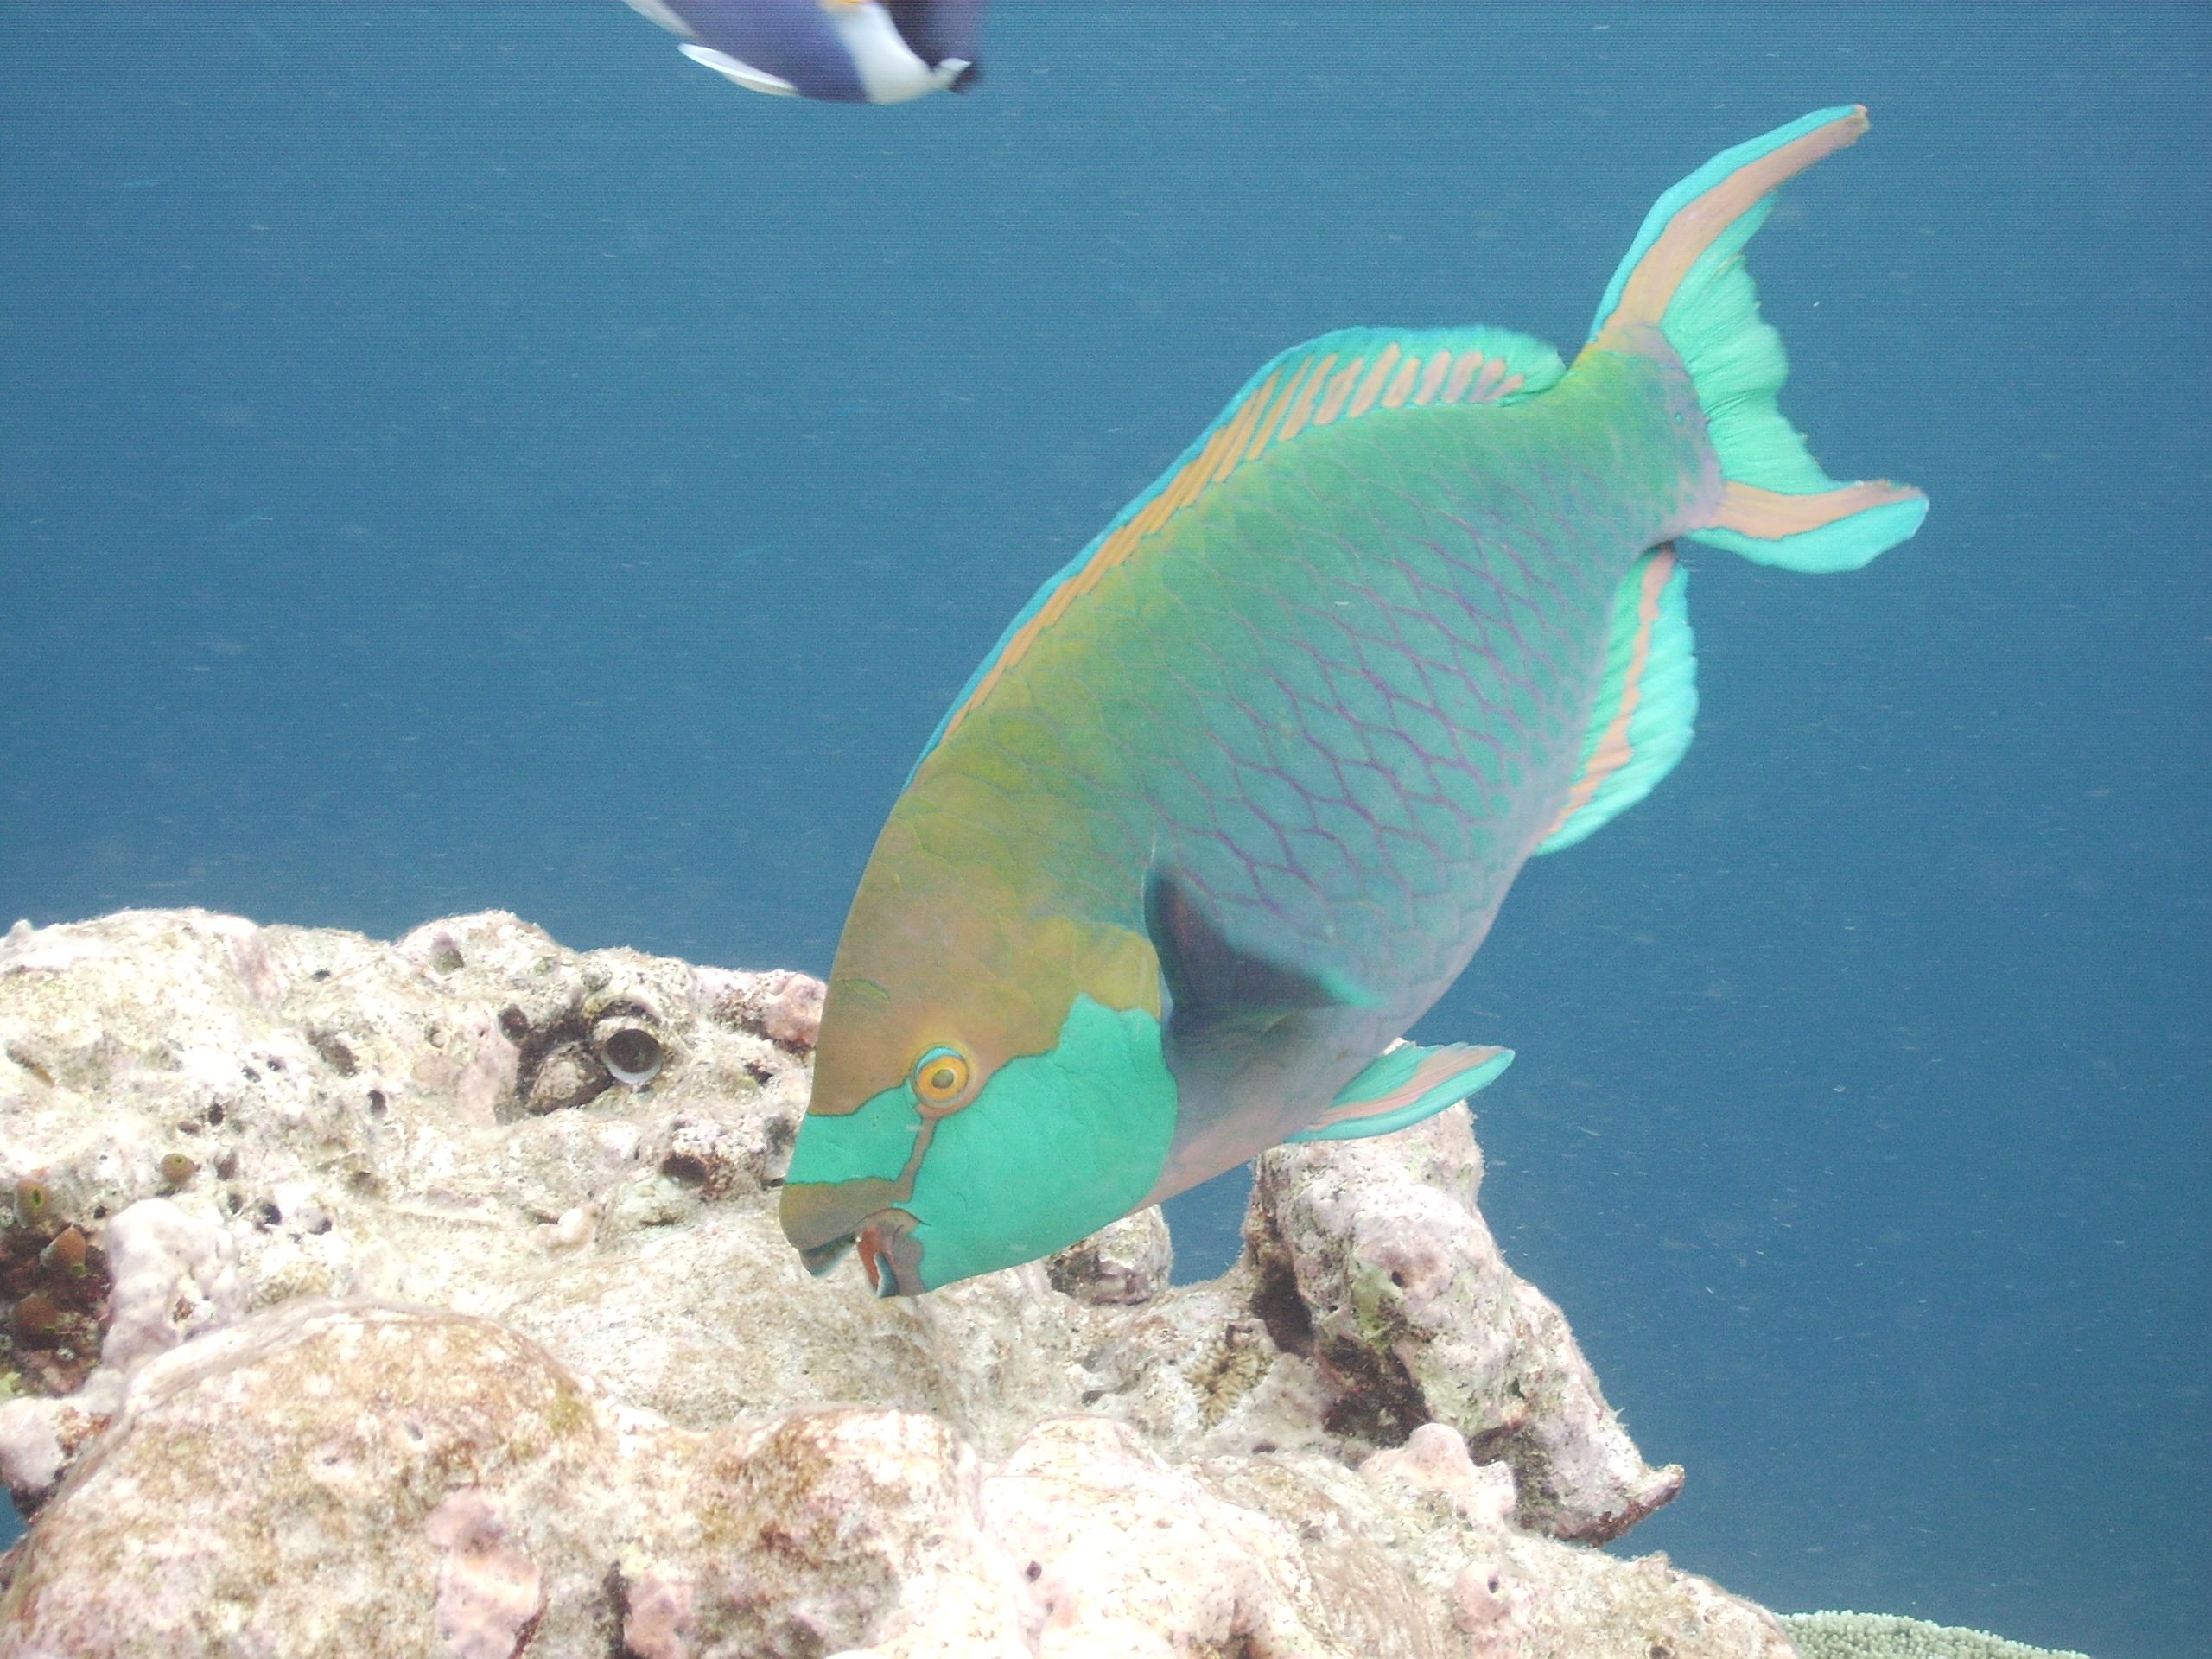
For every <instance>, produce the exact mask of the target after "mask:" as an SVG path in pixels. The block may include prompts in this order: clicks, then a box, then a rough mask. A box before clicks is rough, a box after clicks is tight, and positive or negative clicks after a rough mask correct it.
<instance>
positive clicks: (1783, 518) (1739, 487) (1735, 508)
mask: <svg viewBox="0 0 2212 1659" xmlns="http://www.w3.org/2000/svg"><path fill="white" fill-rule="evenodd" d="M1918 499H1920V492H1919V491H1918V490H1915V489H1910V488H1908V487H1907V486H1904V485H1902V484H1892V483H1891V482H1890V481H1889V480H1887V479H1880V478H1878V479H1874V480H1870V481H1868V482H1866V483H1864V484H1846V485H1845V486H1843V487H1842V488H1840V489H1835V490H1821V491H1819V492H1817V493H1814V494H1810V495H1785V494H1783V493H1782V492H1781V491H1779V490H1763V489H1761V488H1760V487H1759V486H1758V485H1756V484H1738V483H1737V482H1736V481H1735V480H1729V481H1728V483H1727V485H1726V486H1725V487H1724V488H1723V489H1722V491H1721V493H1720V514H1719V517H1718V518H1715V519H1714V520H1713V528H1714V529H1716V530H1732V531H1735V532H1736V533H1737V534H1738V535H1739V536H1756V537H1758V538H1759V539H1760V540H1761V541H1768V542H1778V541H1780V540H1781V539H1782V538H1783V537H1785V536H1800V535H1802V534H1803V533H1804V532H1805V531H1808V530H1818V529H1819V528H1820V527H1821V525H1823V524H1834V523H1835V521H1836V520H1837V519H1839V518H1850V517H1851V515H1852V514H1853V513H1854V512H1866V509H1867V508H1869V507H1880V506H1887V505H1889V504H1890V503H1891V502H1893V501H1916V500H1918Z"/></svg>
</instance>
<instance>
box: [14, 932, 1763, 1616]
mask: <svg viewBox="0 0 2212 1659" xmlns="http://www.w3.org/2000/svg"><path fill="white" fill-rule="evenodd" d="M819 1008H820V987H819V985H818V984H817V982H813V981H810V980H808V979H806V978H804V976H798V975H792V974H786V973H772V974H741V973H733V972H725V971H721V970H717V969H701V968H693V967H691V966H689V965H687V964H685V963H678V962H673V961H669V960H666V959H660V958H653V957H644V956H639V955H638V954H636V953H633V952H630V951H623V950H605V951H597V952H591V953H577V952H573V951H569V950H563V949H562V948H561V947H560V946H558V945H556V944H554V942H553V941H552V940H551V939H550V938H547V937H546V935H544V934H543V932H541V931H538V930H537V929H535V928H532V927H530V926H528V925H525V924H524V923H521V922H519V921H518V920H516V919H515V918H512V917H509V916H505V915H501V914H496V913H494V914H486V915H480V916H470V917H461V918H453V919H450V920H448V921H443V922H439V923H434V924H431V925H427V926H425V927H423V928H420V929H417V930H416V931H414V932H413V933H410V934H409V935H408V936H407V937H406V938H403V939H401V940H400V941H398V942H397V944H378V943H375V942H372V941H371V940H368V939H365V938H360V937H359V936H356V935H352V934H346V933H341V932H336V931H308V930H302V929H293V928H284V927H270V928H258V927H256V926H254V925H252V924H251V923H249V922H245V921H243V920H240V919H238V918H232V917H223V916H215V915H210V914H207V913H205V912H124V913H122V914H119V915H116V916H112V917H108V918H103V919H101V920H99V921H95V922H90V923H86V924H82V925H73V926H67V927H54V928H47V929H43V930H36V929H29V928H26V927H22V926H18V927H17V928H16V930H15V931H12V932H10V934H9V935H8V936H7V937H6V938H5V939H4V940H0V1181H4V1182H5V1184H6V1186H5V1188H4V1189H0V1190H4V1191H5V1192H10V1193H11V1194H12V1198H13V1204H12V1210H13V1215H12V1217H8V1219H9V1220H10V1222H11V1223H12V1224H11V1225H10V1226H8V1227H7V1229H6V1230H5V1232H4V1235H3V1236H0V1294H4V1295H5V1297H6V1298H7V1299H8V1300H7V1302H6V1304H5V1306H0V1315H4V1317H5V1319H6V1323H7V1332H6V1334H7V1339H8V1341H9V1343H10V1348H9V1350H8V1351H6V1352H4V1353H0V1383H6V1384H7V1385H9V1387H12V1389H14V1390H15V1391H16V1393H17V1394H18V1395H19V1396H20V1397H17V1398H15V1399H13V1400H8V1401H6V1402H5V1403H0V1474H4V1476H5V1478H6V1479H7V1481H8V1483H9V1484H10V1488H11V1489H12V1490H13V1491H14V1492H15V1493H16V1497H17V1500H18V1502H19V1503H22V1505H24V1507H25V1508H26V1509H27V1510H32V1511H35V1526H34V1528H33V1530H32V1532H31V1534H30V1535H29V1538H28V1539H27V1540H26V1541H24V1542H23V1543H22V1545H20V1546H19V1547H18V1548H16V1551H14V1552H13V1553H12V1554H11V1555H10V1556H9V1557H7V1558H5V1560H0V1580H4V1585H5V1587H4V1591H0V1655H7V1656H31V1655H57V1656H59V1655H69V1656H80V1655H81V1656H96V1655H107V1654H115V1655H122V1654H137V1653H145V1654H155V1653H159V1654H162V1655H163V1656H164V1659H171V1656H178V1655H191V1654H202V1653H205V1654H213V1653H250V1654H261V1653H267V1654H272V1655H273V1654H283V1655H287V1656H294V1655H297V1656H308V1655H318V1654H326V1653H327V1654H340V1653H343V1654H348V1655H361V1656H383V1655H394V1656H397V1655H423V1656H429V1655H446V1656H472V1659H473V1656H480V1655H483V1656H501V1659H505V1656H514V1655H520V1654H524V1653H528V1654H532V1655H537V1656H559V1655H568V1654H578V1655H594V1656H597V1655H605V1654H618V1655H619V1654H629V1655H633V1656H637V1659H703V1656H709V1655H733V1656H734V1655H778V1656H780V1655H790V1656H795V1659H822V1656H826V1655H830V1654H835V1653H839V1652H865V1653H867V1654H869V1655H874V1656H880V1659H905V1656H915V1659H918V1656H924V1655H938V1654H944V1655H969V1654H973V1655H977V1656H995V1655H1001V1654H1003V1655H1007V1656H1015V1655H1051V1656H1078V1655H1098V1656H1112V1659H1139V1656H1145V1655H1151V1654H1159V1655H1163V1656H1164V1655H1168V1654H1177V1655H1185V1654H1192V1655H1197V1654H1205V1655H1243V1656H1249V1659H1272V1656H1277V1655H1283V1656H1287V1655H1293V1654H1296V1655H1338V1654H1342V1655H1353V1654H1357V1655H1360V1656H1363V1659H1374V1656H1391V1655H1398V1654H1405V1655H1419V1656H1426V1655H1439V1656H1442V1655H1450V1656H1455V1659H1456V1656H1471V1659H1472V1656H1493V1655H1494V1656H1499V1659H1504V1656H1509V1655H1510V1656H1523V1655H1526V1656H1545V1655H1560V1656H1568V1655H1572V1656H1578V1659H1611V1656H1617V1655H1618V1656H1621V1659H1650V1656H1651V1655H1652V1654H1654V1653H1656V1652H1665V1653H1668V1654H1669V1655H1671V1656H1673V1659H1702V1656H1723V1655H1726V1656H1737V1655H1743V1656H1751V1655H1762V1656H1773V1659H1783V1656H1787V1655H1789V1653H1790V1651H1791V1649H1790V1646H1789V1641H1788V1639H1787V1637H1785V1636H1784V1635H1783V1631H1782V1629H1781V1627H1780V1626H1779V1625H1778V1624H1777V1623H1776V1622H1775V1621H1774V1620H1773V1618H1770V1616H1769V1615H1767V1614H1766V1613H1764V1611H1761V1610H1759V1609H1758V1608H1755V1607H1752V1606H1751V1605H1748V1604H1746V1603H1744V1602H1742V1601H1740V1600H1738V1599H1734V1598H1732V1597H1729V1596H1727V1595H1726V1594H1725V1593H1724V1592H1720V1591H1719V1590H1718V1589H1717V1588H1715V1587H1714V1586H1711V1585H1710V1584H1707V1583H1706V1582H1705V1581H1703V1580H1699V1579H1696V1578H1694V1577H1692V1576H1690V1575H1688V1574H1685V1573H1680V1572H1677V1571H1675V1569H1673V1568H1671V1567H1669V1566H1668V1565H1667V1564H1666V1563H1665V1562H1664V1560H1662V1559H1661V1558H1658V1557H1648V1558H1645V1559H1643V1560H1635V1561H1630V1560H1620V1559H1617V1558H1615V1557H1612V1556H1609V1555H1605V1554H1599V1553H1597V1552H1594V1551H1592V1550H1590V1549H1588V1548H1584V1547H1582V1545H1581V1544H1580V1542H1578V1541H1587V1540H1594V1539H1599V1538H1605V1537H1610V1536H1612V1535H1615V1534H1617V1533H1618V1532H1620V1531H1621V1530H1623V1529H1625V1528H1626V1527H1628V1526H1630V1525H1631V1524H1633V1522H1635V1521H1636V1520H1637V1519H1638V1518H1639V1517H1640V1516H1643V1514H1645V1513H1648V1512H1649V1510H1650V1509H1651V1508H1652V1507H1654V1506H1655V1505H1656V1504H1657V1503H1663V1502H1664V1501H1666V1499H1667V1498H1668V1497H1670V1496H1672V1494H1673V1492H1674V1491H1675V1489H1676V1488H1677V1486H1678V1485H1679V1483H1680V1480H1681V1474H1680V1471H1677V1470H1672V1469H1664V1470H1654V1469H1652V1468H1650V1467H1649V1466H1647V1465H1645V1464H1644V1463H1643V1459H1641V1458H1640V1457H1639V1456H1638V1455H1637V1452H1636V1450H1635V1448H1634V1446H1632V1445H1631V1444H1630V1441H1629V1440H1628V1439H1627V1437H1626V1435H1625V1433H1624V1432H1623V1431H1622V1430H1621V1428H1620V1426H1619V1424H1618V1421H1616V1420H1615V1418H1614V1417H1613V1415H1612V1414H1611V1411H1610V1410H1609V1409H1608V1408H1606V1406H1605V1402H1604V1400H1603V1398H1602V1396H1601V1395H1600V1394H1599V1389H1598V1385H1597V1383H1596V1380H1595V1378H1594V1377H1593V1376H1592V1375H1591V1373H1590V1370H1589V1368H1588V1366H1587V1365H1586V1363H1584V1361H1583V1359H1582V1357H1581V1355H1580V1352H1579V1351H1577V1350H1576V1348H1575V1345H1574V1343H1573V1338H1572V1336H1571V1335H1570V1334H1569V1333H1568V1332H1567V1326H1566V1323H1565V1321H1564V1319H1562V1318H1561V1317H1560V1313H1559V1312H1558V1310H1557V1309H1556V1308H1554V1307H1553V1306H1551V1304H1549V1303H1548V1301H1546V1300H1544V1299H1543V1298H1542V1296H1541V1294H1538V1293H1537V1292H1536V1291H1535V1290H1534V1289H1533V1288H1532V1287H1529V1286H1528V1285H1526V1284H1524V1283H1522V1282H1521V1281H1519V1280H1517V1279H1516V1278H1515V1277H1514V1276H1513V1275H1512V1274H1511V1273H1510V1270H1509V1269H1508V1268H1506V1266H1505V1264H1504V1262H1503V1260H1502V1259H1501V1258H1500V1256H1499V1255H1498V1252H1497V1248H1496V1246H1495V1244H1494V1243H1493V1242H1492V1241H1491V1238H1490V1236H1489V1234H1488V1232H1487V1230H1485V1229H1484V1226H1483V1224H1482V1221H1481V1218H1480V1216H1479V1215H1478V1212H1477V1211H1476V1209H1475V1204H1474V1201H1475V1195H1476V1188H1477V1185H1478V1182H1479V1179H1480V1174H1481V1163H1480V1155H1479V1154H1478V1151H1477V1150H1476V1147H1475V1145H1474V1141H1473V1139H1472V1136H1471V1131H1470V1128H1469V1122H1468V1118H1467V1116H1466V1114H1465V1111H1464V1110H1455V1111H1453V1112H1451V1113H1447V1114H1444V1115H1441V1116H1439V1117H1437V1118H1435V1119H1433V1120H1431V1121H1430V1122H1428V1123H1427V1124H1424V1125H1421V1126H1420V1127H1419V1128H1416V1129H1414V1130H1411V1131H1408V1132H1405V1133H1403V1134H1401V1135H1393V1136H1389V1137H1386V1138H1384V1139H1382V1140H1378V1141H1362V1142H1349V1143H1334V1144H1331V1145H1325V1146H1316V1147H1300V1148H1287V1149H1283V1150H1281V1151H1278V1152H1276V1153H1274V1154H1269V1155H1268V1158H1266V1159H1265V1160H1262V1170H1261V1177H1260V1179H1259V1181H1258V1182H1257V1184H1256V1187H1255V1195H1254V1201H1253V1208H1252V1211H1251V1213H1250V1215H1249V1217H1248V1219H1247V1224H1246V1239H1247V1249H1246V1252H1245V1256H1244V1259H1243V1261H1242V1262H1239V1263H1238V1264H1237V1265H1236V1267H1235V1268H1232V1269H1231V1270H1230V1273H1228V1274H1225V1275H1224V1277H1222V1278H1220V1279H1218V1280H1215V1281H1211V1282H1208V1283H1205V1284H1199V1285H1191V1286H1184V1287H1173V1288H1170V1287H1168V1285H1167V1276H1168V1274H1167V1269H1168V1265H1169V1253H1168V1248H1167V1239H1166V1229H1165V1226H1164V1224H1162V1223H1161V1221H1160V1217H1159V1216H1158V1214H1157V1212H1156V1211H1155V1212H1147V1213H1145V1214H1142V1215H1140V1216H1136V1217H1130V1218H1128V1220H1126V1221H1124V1222H1121V1223H1117V1224H1116V1225H1115V1226H1113V1227H1111V1228H1109V1229H1107V1230H1105V1231H1103V1232H1102V1233H1101V1234H1099V1235H1098V1236H1096V1237H1094V1238H1093V1239H1090V1240H1087V1241H1085V1242H1084V1243H1083V1244H1081V1245H1078V1246H1077V1247H1075V1248H1074V1249H1071V1250H1069V1251H1065V1252H1063V1253H1062V1254H1061V1255H1058V1256H1056V1257H1054V1258H1053V1259H1052V1261H1050V1262H1045V1263H1039V1264H1034V1265H1032V1266H1029V1267H1025V1268H1017V1269H1014V1270H1012V1271H1009V1272H1007V1273H1001V1274H993V1275H990V1276H988V1277H987V1278H984V1279H981V1280H976V1281H970V1282H969V1283H967V1284H963V1285H960V1286H957V1287H952V1288H951V1289H950V1290H947V1291H944V1292H939V1293H937V1294H932V1295H931V1296H928V1297H924V1298H918V1299H913V1300H898V1301H890V1302H878V1301H876V1300H874V1299H873V1298H871V1297H870V1296H869V1295H868V1294H867V1291H866V1289H865V1287H864V1285H863V1283H862V1282H861V1280H860V1278H859V1275H858V1274H857V1273H856V1272H854V1271H851V1270H849V1269H846V1270H841V1271H840V1272H839V1273H838V1274H835V1275H833V1276H832V1277H830V1278H829V1279H827V1280H824V1281H814V1280H811V1279H809V1278H808V1277H807V1276H806V1274H804V1272H803V1271H802V1270H801V1269H800V1268H799V1267H798V1262H797V1259H796V1257H795V1255H794V1254H793V1253H792V1252H791V1249H789V1248H788V1247H787V1246H786V1245H785V1243H784V1241H783V1239H782V1236H781V1234H780V1232H779V1230H778V1229H777V1226H776V1223H775V1217H774V1213H773V1210H774V1206H773V1202H772V1200H773V1197H774V1189H775V1187H776V1185H778V1184H779V1180H780V1179H781V1174H782V1170H783V1167H784V1165H785V1160H786V1159H787V1157H788V1154H789V1150H790V1147H791V1140H792V1136H793V1134H794V1131H795V1128H796V1126H797V1122H798V1116H799V1114H800V1113H801V1111H802V1110H803V1109H804V1101H805V1096H806V1089H807V1071H806V1066H807V1054H808V1051H809V1048H810V1044H811V1042H812V1039H813V1033H814V1028H815V1023H816V1021H817V1020H818V1016H819ZM7 1392H8V1387H0V1396H4V1395H5V1394H6V1393H7ZM1470 1447H1472V1448H1473V1449H1474V1450H1473V1454H1472V1455H1471V1454H1470Z"/></svg>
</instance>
